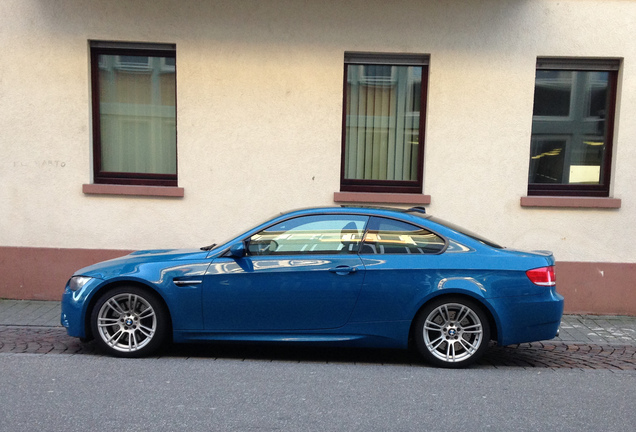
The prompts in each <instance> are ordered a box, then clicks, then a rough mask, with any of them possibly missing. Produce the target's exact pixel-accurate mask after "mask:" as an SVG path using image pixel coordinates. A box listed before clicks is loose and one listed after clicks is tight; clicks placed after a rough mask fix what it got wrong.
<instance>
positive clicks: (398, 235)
mask: <svg viewBox="0 0 636 432" xmlns="http://www.w3.org/2000/svg"><path fill="white" fill-rule="evenodd" d="M445 245H446V243H445V241H444V239H443V238H441V237H440V236H438V235H437V234H434V233H432V232H430V231H428V230H426V229H424V228H420V227H418V226H415V225H412V224H409V223H406V222H401V221H397V220H393V219H387V218H381V217H372V218H371V220H370V221H369V227H368V230H367V234H366V235H365V237H364V240H363V243H362V247H361V249H360V254H435V253H439V252H441V251H442V250H444V246H445Z"/></svg>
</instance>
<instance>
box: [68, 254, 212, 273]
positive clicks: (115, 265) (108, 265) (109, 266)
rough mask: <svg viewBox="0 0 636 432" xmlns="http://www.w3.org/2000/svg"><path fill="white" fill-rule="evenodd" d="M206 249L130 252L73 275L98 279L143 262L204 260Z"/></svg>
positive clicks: (132, 271) (126, 270) (124, 271)
mask: <svg viewBox="0 0 636 432" xmlns="http://www.w3.org/2000/svg"><path fill="white" fill-rule="evenodd" d="M208 254H209V252H208V251H202V250H200V249H153V250H141V251H136V252H132V253H131V254H129V255H125V256H123V257H120V258H115V259H111V260H108V261H102V262H99V263H97V264H93V265H90V266H88V267H84V268H82V269H80V270H78V271H76V272H75V275H82V276H91V277H96V278H100V279H105V278H107V277H113V276H116V275H120V274H126V273H134V272H136V271H137V270H138V269H139V267H140V266H141V265H143V264H151V265H157V266H164V265H171V264H170V263H173V265H178V263H179V262H183V261H185V262H192V261H200V260H205V259H206V258H207V256H208Z"/></svg>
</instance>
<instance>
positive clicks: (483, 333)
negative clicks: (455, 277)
mask: <svg viewBox="0 0 636 432" xmlns="http://www.w3.org/2000/svg"><path fill="white" fill-rule="evenodd" d="M415 332H416V333H415V342H416V345H417V348H418V351H419V352H420V354H421V355H422V357H424V359H425V360H426V361H427V362H429V363H431V364H433V365H435V366H440V367H447V368H461V367H465V366H468V365H470V364H472V363H474V362H476V361H477V360H479V358H480V357H481V356H482V355H483V354H484V352H485V350H486V349H487V347H488V342H489V341H490V325H489V323H488V317H487V316H486V314H485V313H484V311H483V309H482V307H481V306H480V305H479V304H478V303H477V302H475V301H473V300H470V299H467V298H463V297H445V298H441V299H438V300H433V301H432V302H430V303H429V304H427V305H426V306H425V307H424V309H422V311H421V312H420V314H419V315H418V317H417V319H416V322H415Z"/></svg>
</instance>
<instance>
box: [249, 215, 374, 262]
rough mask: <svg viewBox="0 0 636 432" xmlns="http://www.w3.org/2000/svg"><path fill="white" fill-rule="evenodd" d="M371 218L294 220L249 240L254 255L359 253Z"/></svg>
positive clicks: (347, 216)
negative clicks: (366, 226)
mask: <svg viewBox="0 0 636 432" xmlns="http://www.w3.org/2000/svg"><path fill="white" fill-rule="evenodd" d="M368 219H369V218H368V217H367V216H351V215H329V216H326V215H318V216H303V217H299V218H294V219H290V220H287V221H284V222H281V223H279V224H276V225H274V226H271V227H269V228H267V229H265V230H263V231H261V232H259V233H258V234H255V235H253V236H252V237H251V238H250V239H249V244H248V250H249V252H250V254H252V255H297V254H328V253H357V252H358V247H359V244H360V241H361V240H362V234H363V233H364V228H365V225H366V223H367V220H368Z"/></svg>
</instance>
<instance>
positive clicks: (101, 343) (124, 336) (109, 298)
mask: <svg viewBox="0 0 636 432" xmlns="http://www.w3.org/2000/svg"><path fill="white" fill-rule="evenodd" d="M91 328H92V330H93V335H94V337H95V341H96V343H97V345H98V347H99V348H100V349H101V350H102V351H105V352H106V353H108V354H111V355H114V356H117V357H142V356H146V355H148V354H150V353H152V352H154V351H155V350H157V348H159V346H160V345H161V344H162V342H163V340H164V339H165V336H166V333H167V328H168V316H167V313H166V312H165V309H164V307H163V304H162V303H161V301H160V300H159V299H158V298H157V297H156V295H154V294H152V293H151V292H149V291H147V290H144V289H141V288H138V287H119V288H115V289H113V290H110V291H108V292H106V293H105V294H104V295H102V296H101V297H100V298H99V299H98V300H97V303H96V304H95V307H94V308H93V312H92V314H91Z"/></svg>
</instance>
